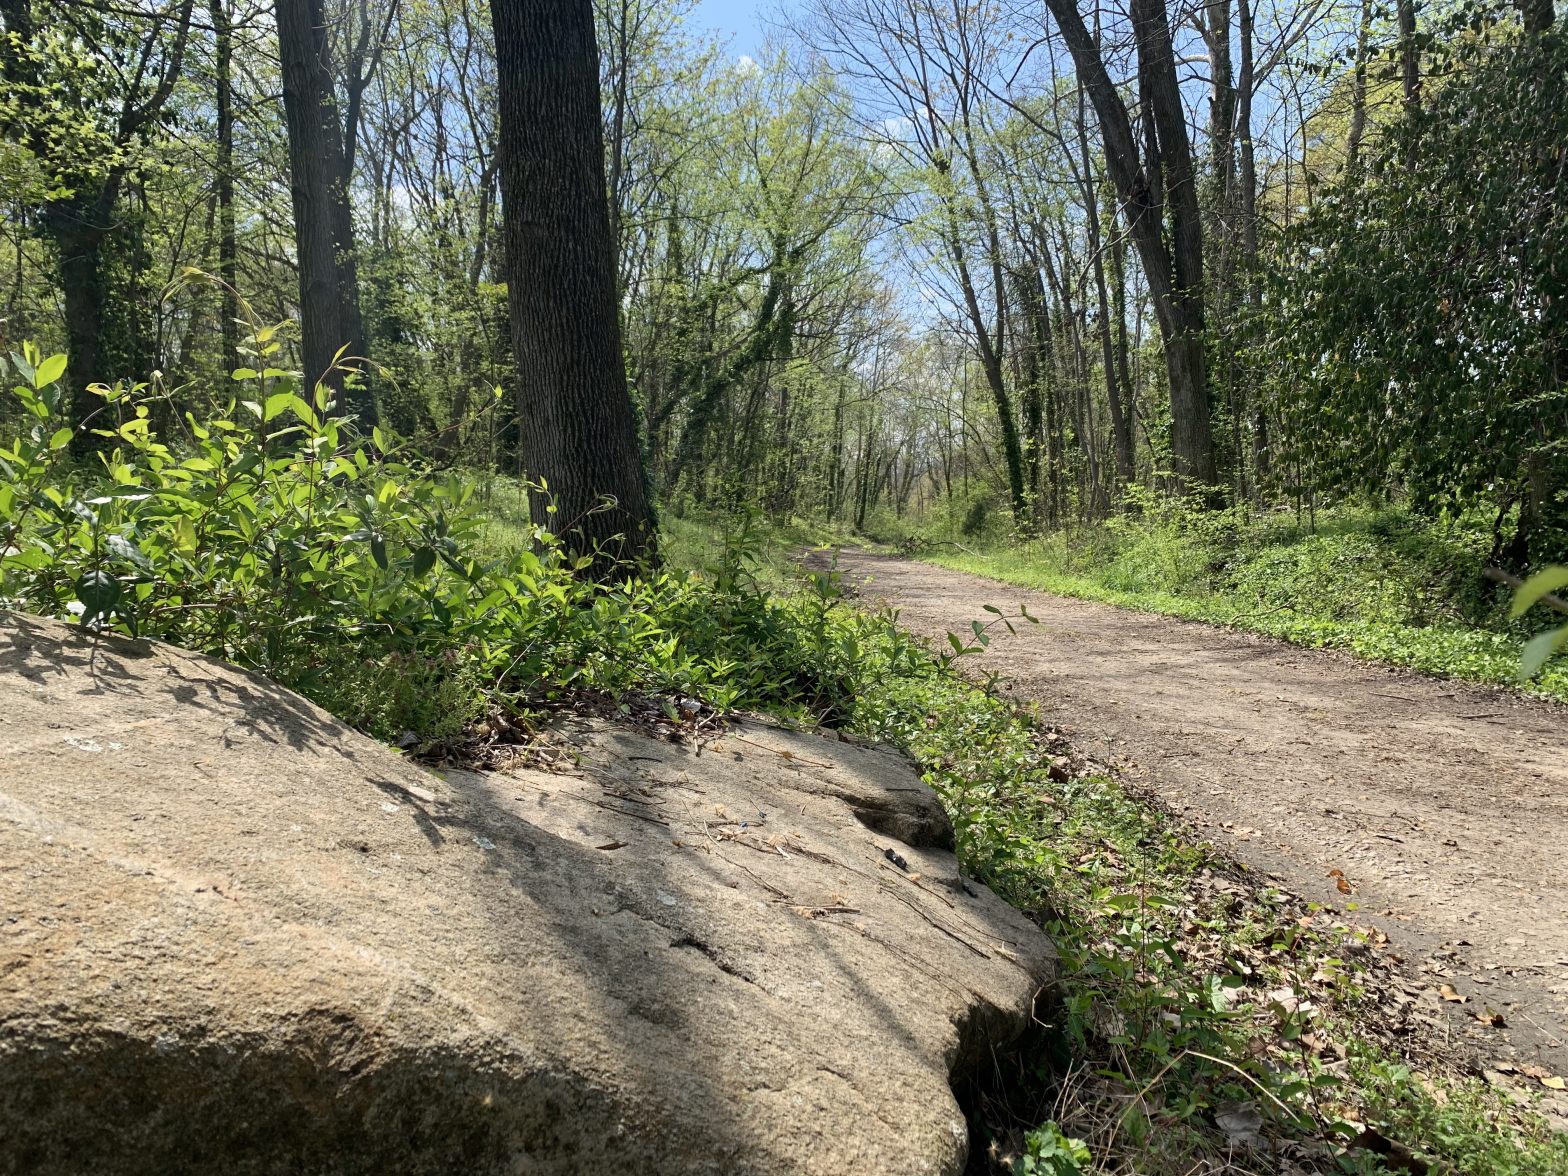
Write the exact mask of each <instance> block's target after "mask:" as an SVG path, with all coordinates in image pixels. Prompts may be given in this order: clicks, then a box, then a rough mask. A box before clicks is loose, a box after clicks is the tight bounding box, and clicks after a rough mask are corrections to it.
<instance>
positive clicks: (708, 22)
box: [691, 0, 778, 56]
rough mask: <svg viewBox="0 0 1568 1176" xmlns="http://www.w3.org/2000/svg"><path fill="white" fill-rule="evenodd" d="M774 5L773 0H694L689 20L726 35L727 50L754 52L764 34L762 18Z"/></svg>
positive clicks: (745, 52)
mask: <svg viewBox="0 0 1568 1176" xmlns="http://www.w3.org/2000/svg"><path fill="white" fill-rule="evenodd" d="M777 8H778V3H777V0H698V2H697V7H696V9H695V10H694V11H693V12H692V15H691V21H692V24H693V25H695V26H696V27H698V28H703V29H718V30H720V31H721V32H723V33H727V34H729V35H730V37H731V40H730V51H731V52H732V53H734V54H736V55H737V56H738V55H740V54H747V55H750V56H756V53H757V50H759V49H761V48H762V42H763V39H764V38H765V37H766V36H767V27H766V23H765V20H764V17H765V16H766V15H771V14H772V13H773V12H775V11H776V10H777Z"/></svg>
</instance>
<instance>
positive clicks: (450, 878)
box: [0, 617, 1052, 1176]
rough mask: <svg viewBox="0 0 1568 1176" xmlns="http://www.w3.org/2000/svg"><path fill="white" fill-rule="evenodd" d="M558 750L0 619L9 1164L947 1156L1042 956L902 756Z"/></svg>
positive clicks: (771, 737)
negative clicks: (390, 726)
mask: <svg viewBox="0 0 1568 1176" xmlns="http://www.w3.org/2000/svg"><path fill="white" fill-rule="evenodd" d="M571 738H572V740H573V742H574V743H575V744H576V746H577V748H578V750H577V759H578V763H577V764H576V766H575V767H573V768H570V769H569V770H567V771H566V772H558V773H551V774H545V773H541V772H535V771H520V772H515V773H494V774H489V775H483V776H481V775H471V774H466V773H450V774H448V775H447V776H446V777H445V778H438V777H437V776H436V775H433V774H430V773H427V772H425V771H422V770H421V769H419V768H418V767H416V766H414V765H413V764H410V763H408V762H407V761H405V760H403V759H401V758H399V757H398V756H397V755H396V754H395V753H393V752H392V751H390V750H388V749H387V748H385V747H382V746H381V745H379V744H376V743H374V742H372V741H370V740H368V739H365V738H362V737H360V736H358V735H356V734H354V733H353V732H351V731H349V730H346V729H345V728H344V727H343V726H341V725H340V724H339V723H337V722H336V721H334V720H333V719H332V718H331V717H330V716H329V715H327V714H326V713H324V712H323V711H321V710H319V709H318V708H316V707H314V706H312V705H311V704H310V703H308V702H306V701H304V700H303V699H301V698H300V697H298V696H297V695H294V694H292V693H290V692H289V691H286V690H283V689H281V688H280V687H278V686H276V685H274V684H272V683H269V682H267V681H265V680H263V679H261V678H258V677H256V676H253V675H250V674H247V673H244V672H242V671H239V670H236V669H234V668H232V667H230V666H227V665H224V664H221V663H219V662H216V661H214V660H212V659H209V658H205V657H200V656H197V655H194V654H190V653H187V652H184V651H181V650H178V649H173V648H170V647H167V646H161V645H156V644H149V643H145V642H141V643H138V642H130V641H122V640H117V639H116V640H102V641H97V642H94V641H92V640H90V639H88V638H86V637H84V636H83V635H81V633H80V631H79V630H73V629H70V628H67V627H65V626H61V625H57V624H54V623H52V622H44V621H38V620H33V619H29V618H19V617H5V618H3V619H0V1171H4V1172H27V1173H67V1172H70V1173H78V1172H94V1173H159V1174H166V1173H179V1172H223V1173H226V1174H245V1173H274V1172H278V1173H281V1172H290V1173H296V1172H307V1173H425V1172H428V1173H448V1172H463V1173H492V1172H494V1173H528V1174H534V1173H579V1172H581V1173H587V1172H595V1173H599V1172H635V1173H640V1174H648V1173H681V1174H683V1176H686V1174H704V1173H712V1174H714V1176H718V1174H724V1176H739V1174H747V1173H756V1174H759V1176H760V1174H762V1173H823V1174H828V1173H832V1174H835V1176H836V1174H839V1173H844V1172H898V1173H901V1174H907V1176H912V1174H917V1173H949V1172H956V1171H959V1170H960V1169H961V1168H962V1166H963V1163H964V1157H965V1153H966V1146H967V1145H966V1138H965V1125H964V1119H963V1116H962V1114H961V1113H960V1110H959V1108H958V1106H957V1104H956V1103H955V1101H954V1098H953V1095H952V1093H951V1090H950V1088H949V1079H950V1075H951V1073H952V1072H953V1071H954V1070H955V1069H956V1068H962V1067H963V1066H965V1065H966V1064H968V1063H969V1062H970V1061H972V1060H973V1059H974V1058H975V1057H977V1056H978V1055H979V1053H980V1052H982V1050H983V1049H984V1048H985V1046H986V1045H987V1043H988V1042H995V1041H998V1040H1002V1039H1006V1038H1008V1037H1011V1036H1012V1035H1014V1034H1016V1033H1017V1032H1018V1031H1019V1030H1020V1028H1021V1027H1023V1026H1024V1025H1025V1024H1026V1023H1027V1020H1028V1018H1029V1016H1030V1013H1031V1006H1032V1002H1033V1001H1034V999H1035V997H1036V994H1037V993H1038V991H1039V989H1040V986H1041V985H1042V984H1043V983H1045V982H1046V981H1047V980H1048V979H1049V977H1050V974H1051V968H1052V955H1051V951H1050V947H1049V944H1048V943H1047V941H1046V940H1045V939H1044V937H1043V936H1042V935H1041V934H1040V933H1039V932H1038V931H1037V930H1036V929H1035V928H1034V927H1032V926H1031V925H1030V924H1029V923H1028V922H1027V921H1026V920H1025V919H1024V918H1022V917H1021V916H1020V915H1019V914H1018V913H1017V912H1016V911H1014V910H1012V909H1011V908H1010V907H1008V906H1006V905H1005V904H1004V903H1002V902H1001V901H1000V900H998V899H997V898H996V897H995V896H994V895H992V894H991V893H989V892H988V891H986V890H985V889H984V888H983V887H981V886H979V885H978V884H975V883H972V882H965V881H963V880H961V879H960V878H959V877H958V875H957V870H956V864H955V861H954V858H953V856H952V854H951V853H950V851H949V848H948V846H949V844H950V837H951V834H950V831H949V829H948V826H947V823H946V820H945V818H944V817H943V816H942V814H941V810H940V808H939V806H938V805H937V803H936V800H935V798H934V797H933V795H932V794H931V792H930V790H929V789H927V788H926V787H925V786H924V785H923V784H922V783H920V781H919V780H918V779H917V778H916V776H915V774H914V772H913V771H912V770H911V768H910V766H909V764H908V763H907V762H906V761H905V760H904V759H903V758H902V757H901V756H899V755H897V754H896V753H894V752H892V751H889V750H886V749H881V748H874V747H863V746H859V745H856V744H851V743H846V742H838V741H833V740H830V739H827V738H824V737H821V736H817V735H809V734H796V733H790V732H787V731H783V730H780V729H777V728H774V727H770V726H767V725H764V724H756V723H748V724H745V725H743V726H741V727H739V728H737V729H736V730H734V731H731V732H728V733H726V734H724V735H723V736H722V737H720V738H719V739H718V741H717V742H716V743H709V744H708V745H706V746H704V747H700V748H698V747H689V746H677V745H672V744H670V743H666V742H660V741H657V740H653V739H650V738H647V737H645V736H641V735H639V734H636V733H635V732H633V731H630V730H627V729H622V728H617V727H614V726H609V725H603V724H585V725H582V726H580V727H579V728H578V729H576V730H575V731H574V732H573V733H572V735H571ZM890 851H891V854H892V855H893V856H896V857H897V858H898V859H900V861H901V862H902V863H903V864H904V865H905V866H907V869H905V868H901V865H900V864H899V862H895V861H894V860H892V858H891V857H890Z"/></svg>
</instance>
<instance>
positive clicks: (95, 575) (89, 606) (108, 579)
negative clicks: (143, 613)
mask: <svg viewBox="0 0 1568 1176" xmlns="http://www.w3.org/2000/svg"><path fill="white" fill-rule="evenodd" d="M76 599H77V600H79V601H81V602H82V608H83V609H84V610H85V611H84V613H83V614H82V623H83V624H84V625H90V624H92V623H93V622H94V621H96V620H98V619H99V618H101V617H103V616H105V615H106V614H107V613H108V612H109V610H110V609H112V608H113V607H114V606H115V605H116V604H118V603H119V602H120V582H119V581H118V580H116V579H115V578H114V577H113V576H111V575H110V574H109V573H108V572H106V571H103V570H102V569H99V570H97V571H91V572H83V573H82V575H81V576H80V578H78V579H77V581H76Z"/></svg>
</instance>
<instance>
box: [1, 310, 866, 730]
mask: <svg viewBox="0 0 1568 1176" xmlns="http://www.w3.org/2000/svg"><path fill="white" fill-rule="evenodd" d="M274 347H275V344H274V343H273V342H272V341H271V339H270V335H269V334H268V333H267V332H265V331H263V332H259V333H258V339H257V341H256V348H257V351H258V352H259V356H258V358H259V360H260V362H261V363H262V364H265V362H266V360H267V359H268V358H269V353H270V352H271V350H272V349H273V348H274ZM11 367H12V369H13V374H14V375H15V376H17V377H18V380H17V381H16V382H15V386H14V387H13V388H12V389H11V391H10V397H9V403H8V404H7V406H6V407H7V409H8V412H7V413H6V414H5V415H4V416H0V419H8V420H10V421H11V422H12V424H10V425H9V426H8V427H7V430H6V432H7V434H9V435H8V436H5V437H4V439H3V440H0V603H4V604H5V605H6V606H8V607H12V608H17V609H24V610H27V611H31V612H36V613H41V614H44V615H46V616H54V617H69V616H73V615H74V616H75V617H76V618H77V619H78V620H79V622H80V623H81V624H83V625H84V626H86V627H88V628H92V629H114V630H118V631H121V632H124V633H128V634H132V635H143V636H148V637H156V638H160V639H162V640H166V641H170V642H173V643H176V644H179V645H182V646H185V647H187V648H190V649H196V650H201V651H204V652H208V653H213V654H216V655H218V656H221V657H224V658H227V659H229V660H231V661H234V662H236V663H238V664H240V665H243V666H246V667H248V668H252V669H256V670H259V671H260V672H262V673H264V674H267V675H268V676H269V677H271V678H273V679H275V680H277V681H279V682H281V683H283V684H285V685H287V686H290V687H292V688H294V689H297V690H299V691H300V692H302V693H304V694H305V695H307V696H308V697H310V698H312V699H314V700H315V701H317V702H318V703H320V704H321V705H323V706H324V707H326V708H327V709H328V710H330V711H333V712H334V713H335V714H337V715H339V716H340V717H341V718H343V719H345V720H346V721H348V722H350V723H352V724H354V725H356V726H358V727H360V728H362V729H364V730H366V731H368V732H370V733H371V734H374V735H376V736H378V737H380V738H383V739H388V740H401V741H403V742H408V741H409V738H408V735H409V733H412V736H413V737H414V738H415V739H417V740H420V741H432V740H439V739H443V738H447V737H450V736H452V735H455V734H457V733H458V731H459V730H461V729H462V727H463V726H464V725H465V724H467V723H469V722H471V721H473V720H475V719H477V718H478V717H480V716H481V715H482V714H483V713H484V711H485V709H486V708H487V707H489V706H492V705H497V704H498V703H500V704H505V705H510V706H512V707H514V708H525V707H528V706H531V705H539V704H543V703H548V702H550V701H551V700H552V699H554V698H557V697H559V696H560V695H561V694H562V693H563V692H566V691H574V690H591V691H597V692H602V693H606V694H609V695H612V696H615V695H621V694H625V693H628V692H632V691H642V692H648V693H656V694H668V695H695V696H698V697H701V698H705V699H707V700H708V701H711V702H712V703H713V704H714V705H717V706H719V707H721V708H723V707H733V706H767V707H770V708H774V709H779V710H783V711H786V712H790V713H799V714H801V715H812V716H816V717H824V716H826V717H832V716H834V715H837V714H840V713H842V711H843V710H844V707H845V705H846V702H845V700H846V697H847V691H848V686H847V682H848V675H849V673H850V671H851V669H852V668H853V666H854V663H855V661H856V659H857V657H858V655H859V647H858V642H859V640H860V637H859V635H858V631H859V629H860V628H863V626H864V624H866V623H869V622H866V621H864V620H861V621H851V620H848V619H842V618H841V617H840V615H839V614H840V613H842V612H843V610H836V609H835V608H834V603H835V590H834V588H833V586H832V584H831V582H830V580H829V579H828V578H826V577H824V578H822V579H821V580H820V581H819V582H818V583H817V584H816V588H817V590H816V591H815V592H813V593H808V594H806V595H805V596H803V597H802V598H800V599H798V600H794V601H788V602H776V601H773V600H770V599H769V598H768V597H767V596H766V595H765V594H764V593H763V592H762V591H761V590H760V589H759V588H758V587H757V585H756V584H755V582H754V581H753V580H751V579H750V578H749V577H748V576H747V575H746V574H745V569H744V564H745V559H746V556H745V553H744V551H743V550H739V549H737V551H736V552H732V554H731V555H730V557H729V559H728V570H727V571H725V572H724V573H723V574H721V575H717V576H715V577H711V578H695V577H689V576H686V575H683V574H676V573H672V572H650V573H646V574H640V575H634V574H633V572H634V571H635V569H628V574H627V578H626V579H625V580H624V581H623V582H622V583H620V584H618V585H615V586H612V587H608V588H604V587H598V586H595V585H593V584H590V583H588V582H585V581H582V580H579V579H577V578H576V577H575V576H574V575H573V572H574V571H575V570H577V566H578V565H576V564H573V563H572V562H571V561H569V560H568V558H567V556H566V555H565V554H564V553H563V552H562V550H561V548H560V546H559V545H558V544H557V543H556V541H555V539H554V538H553V537H552V536H551V535H550V534H548V533H547V532H545V531H543V530H541V529H540V528H538V527H534V526H532V525H531V524H520V525H517V526H514V528H513V529H512V531H511V532H510V535H511V539H512V544H511V547H510V549H509V550H506V551H501V552H497V551H496V549H495V544H494V542H493V536H490V535H489V534H488V532H487V530H486V524H485V520H484V519H483V518H482V516H481V515H480V513H479V511H478V510H477V509H476V507H475V503H474V500H473V499H474V494H473V491H474V488H473V486H472V485H471V484H470V483H468V482H466V481H465V480H463V479H461V478H459V477H457V476H455V475H453V474H443V473H438V472H435V471H432V470H430V469H427V468H424V467H423V466H421V465H420V464H419V463H418V461H417V460H414V459H410V458H408V457H407V456H406V455H405V454H404V453H403V451H402V450H400V449H399V447H398V445H397V444H396V442H395V441H394V440H393V439H392V438H391V437H389V436H387V435H385V434H383V433H382V432H381V431H380V430H376V431H374V432H373V433H372V435H371V436H370V437H363V436H360V435H358V434H356V433H355V432H354V431H353V429H352V427H351V424H352V423H351V422H349V421H347V420H344V419H343V418H341V417H338V416H336V415H334V412H333V409H332V405H331V404H330V402H329V397H328V393H327V392H326V391H324V390H322V389H317V390H316V392H315V393H314V395H313V396H312V397H311V398H309V399H306V398H305V397H304V396H302V395H301V394H300V391H299V387H298V381H297V378H296V377H295V376H293V375H292V374H291V373H288V372H283V371H278V370H276V369H272V368H266V367H262V369H261V370H255V369H243V370H241V371H240V372H238V373H236V375H237V378H238V380H239V385H238V386H239V390H240V394H239V395H238V396H237V397H236V398H235V399H234V400H233V401H232V402H231V403H230V405H229V407H228V410H227V411H225V412H223V413H220V414H218V415H217V416H215V417H214V418H213V419H210V420H203V421H198V420H196V419H194V418H193V417H189V416H188V417H187V418H186V419H185V421H184V422H183V425H182V426H180V427H177V428H176V429H174V430H169V431H167V433H166V435H165V433H161V432H160V430H159V429H158V428H156V427H155V425H154V419H155V417H156V416H157V415H158V412H159V410H160V408H161V405H160V404H159V402H158V399H157V394H156V390H155V389H151V388H149V387H147V386H145V385H135V386H129V387H116V388H109V387H104V386H98V387H97V388H96V391H97V393H98V394H99V395H100V396H101V398H102V401H103V409H102V411H101V413H100V414H99V417H100V420H101V421H102V422H104V423H103V424H102V427H99V428H97V429H95V430H94V431H95V432H96V433H97V434H98V435H99V439H100V440H101V441H102V448H101V451H100V454H99V456H98V458H97V459H96V460H93V461H85V462H81V463H77V462H76V461H74V460H73V459H72V458H71V456H70V449H69V446H70V442H71V438H72V432H73V431H72V429H71V427H70V426H69V424H68V423H67V422H66V421H65V419H64V417H63V412H64V409H65V405H64V403H63V402H64V400H65V399H66V398H65V395H64V392H63V390H62V386H61V384H60V379H61V377H62V376H63V375H64V371H65V360H64V357H62V356H52V357H49V358H47V359H45V358H43V357H41V356H39V355H38V354H37V353H36V352H35V351H33V350H32V349H31V348H24V352H23V354H21V355H18V356H14V357H13V358H12V361H11ZM857 615H858V614H857Z"/></svg>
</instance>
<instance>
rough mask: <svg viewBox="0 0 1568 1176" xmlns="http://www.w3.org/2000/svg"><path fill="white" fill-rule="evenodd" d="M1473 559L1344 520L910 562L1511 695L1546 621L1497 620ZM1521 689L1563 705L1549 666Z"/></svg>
mask: <svg viewBox="0 0 1568 1176" xmlns="http://www.w3.org/2000/svg"><path fill="white" fill-rule="evenodd" d="M1486 553H1487V537H1486V536H1485V535H1484V534H1482V533H1481V532H1479V531H1478V530H1476V529H1467V528H1465V527H1462V526H1458V525H1447V526H1443V525H1439V524H1435V523H1428V522H1422V521H1419V520H1415V519H1411V518H1410V517H1408V516H1405V515H1402V514H1400V513H1397V512H1355V511H1344V512H1342V513H1340V514H1337V515H1335V514H1331V515H1328V516H1325V517H1323V518H1322V519H1321V520H1320V524H1319V526H1318V527H1317V528H1316V529H1315V530H1314V529H1308V528H1305V527H1302V526H1299V525H1297V524H1296V523H1295V522H1294V520H1293V519H1289V518H1278V517H1265V518H1262V519H1256V518H1254V519H1245V518H1242V517H1240V516H1238V515H1237V514H1236V513H1235V512H1221V513H1219V514H1216V515H1211V516H1207V517H1199V516H1197V515H1196V514H1195V513H1192V512H1186V511H1183V510H1180V509H1179V508H1165V509H1158V510H1150V511H1149V512H1148V513H1146V515H1145V516H1144V518H1142V519H1141V520H1122V521H1118V522H1113V523H1111V524H1109V525H1106V526H1104V527H1101V528H1097V529H1095V530H1092V531H1088V532H1081V533H1079V534H1078V535H1077V536H1076V537H1075V538H1074V539H1073V540H1071V541H1069V540H1068V539H1067V538H1065V537H1063V536H1060V535H1058V536H1054V537H1052V538H1049V539H1046V540H1037V541H1034V542H1032V543H1029V544H1026V545H1018V546H1014V545H1003V544H990V545H982V546H979V547H975V548H971V549H968V550H964V549H960V550H952V549H949V548H938V549H936V550H931V551H927V552H925V553H923V555H922V558H924V559H926V560H928V561H930V562H932V563H936V564H939V565H941V566H943V567H949V568H954V569H956V570H959V571H966V572H973V573H976V574H978V575H982V576H989V577H991V578H993V579H997V580H1002V581H1005V582H1007V583H1010V584H1017V585H1020V586H1023V587H1027V588H1037V589H1040V590H1041V591H1045V592H1053V593H1057V594H1060V595H1064V596H1073V597H1078V598H1080V599H1084V600H1095V601H1100V602H1102V603H1105V604H1113V605H1118V606H1121V607H1124V608H1132V609H1138V610H1141V611H1144V612H1154V613H1161V614H1164V615H1167V616H1176V617H1184V618H1187V619H1190V620H1197V621H1207V622H1210V623H1213V624H1219V625H1229V626H1235V627H1237V628H1242V629H1247V630H1251V631H1253V632H1258V633H1266V634H1269V635H1271V636H1274V637H1280V638H1283V639H1284V640H1286V641H1290V642H1293V643H1295V644H1298V645H1305V646H1313V647H1319V648H1332V649H1343V650H1346V651H1348V652H1351V653H1354V654H1356V655H1358V656H1360V657H1364V658H1369V659H1372V660H1375V661H1380V662H1386V663H1389V664H1391V665H1400V666H1409V667H1411V668H1413V669H1417V670H1422V671H1424V672H1427V673H1433V674H1442V675H1446V676H1451V677H1454V678H1461V679H1465V680H1468V681H1473V682H1486V683H1492V684H1495V685H1505V686H1517V685H1520V679H1519V656H1520V650H1521V648H1522V646H1523V643H1524V641H1525V640H1526V639H1527V638H1528V636H1529V635H1531V634H1532V633H1533V632H1535V631H1536V630H1538V629H1542V628H1546V627H1547V626H1548V625H1549V623H1550V620H1549V617H1548V616H1547V615H1546V614H1545V611H1544V609H1538V610H1536V613H1532V614H1530V615H1529V616H1527V617H1526V618H1525V619H1524V620H1523V621H1510V620H1509V618H1508V616H1507V603H1508V594H1507V592H1506V591H1505V590H1503V589H1499V588H1497V587H1496V586H1494V585H1491V584H1490V583H1488V582H1485V581H1483V580H1482V578H1481V575H1480V571H1481V568H1482V567H1483V566H1484V562H1485V557H1486ZM1537 614H1540V615H1537ZM1526 689H1527V690H1529V691H1530V692H1531V693H1535V694H1539V695H1542V696H1545V697H1548V698H1555V699H1558V700H1562V701H1568V660H1564V659H1559V660H1557V661H1556V662H1554V663H1550V664H1548V665H1547V667H1546V668H1545V669H1544V670H1543V671H1542V672H1541V673H1540V674H1539V675H1537V676H1536V677H1535V678H1534V679H1533V680H1531V681H1530V682H1529V683H1527V684H1526Z"/></svg>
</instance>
